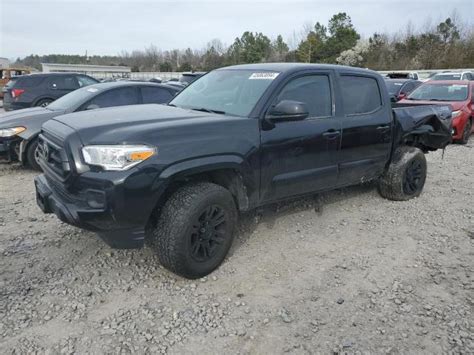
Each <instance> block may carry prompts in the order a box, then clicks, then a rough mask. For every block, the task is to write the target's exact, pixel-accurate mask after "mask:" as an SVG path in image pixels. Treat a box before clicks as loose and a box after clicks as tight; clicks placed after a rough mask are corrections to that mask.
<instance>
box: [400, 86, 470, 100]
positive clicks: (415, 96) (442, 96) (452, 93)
mask: <svg viewBox="0 0 474 355" xmlns="http://www.w3.org/2000/svg"><path fill="white" fill-rule="evenodd" d="M467 94H468V90H467V85H461V84H459V85H457V84H424V85H421V86H420V87H419V88H418V89H416V90H415V91H413V92H412V93H411V94H410V95H408V97H407V99H408V100H427V101H464V100H467Z"/></svg>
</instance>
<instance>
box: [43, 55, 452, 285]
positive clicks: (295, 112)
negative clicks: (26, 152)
mask: <svg viewBox="0 0 474 355" xmlns="http://www.w3.org/2000/svg"><path fill="white" fill-rule="evenodd" d="M450 142H451V108H450V107H449V106H434V105H428V106H426V105H423V106H414V107H403V106H402V107H392V106H391V102H390V97H389V94H388V92H387V89H386V86H385V83H384V79H383V78H382V76H380V75H379V74H377V73H375V72H373V71H370V70H365V69H357V68H351V67H343V66H335V65H317V64H293V63H284V64H278V63H275V64H248V65H239V66H232V67H227V68H221V69H218V70H214V71H212V72H210V73H208V74H206V75H204V76H203V77H201V78H199V79H198V80H196V81H195V82H193V83H192V84H190V85H189V86H188V87H187V88H186V89H185V90H184V91H182V92H181V93H180V94H178V96H176V97H175V98H174V99H173V100H172V101H171V102H170V103H169V104H168V105H166V106H162V105H141V106H123V107H119V108H107V109H97V110H92V111H87V112H79V113H72V114H67V115H63V116H59V117H55V118H54V119H52V120H50V121H48V122H46V123H45V124H44V125H43V128H42V133H41V135H40V137H39V143H38V147H39V148H38V149H39V156H40V159H39V162H40V165H41V167H42V169H43V171H44V174H42V175H40V176H38V177H37V178H36V179H35V185H36V197H37V203H38V205H39V207H40V208H41V209H42V210H43V211H44V212H45V213H55V214H56V215H57V216H58V217H59V218H60V219H61V220H62V221H64V222H66V223H69V224H72V225H75V226H78V227H80V228H83V229H87V230H91V231H95V232H97V233H98V234H99V235H100V236H101V237H102V238H103V239H104V240H105V241H106V242H108V243H109V244H110V245H111V246H113V247H117V248H131V247H140V246H143V245H144V244H146V245H148V246H149V247H151V248H152V249H153V250H154V251H155V252H156V253H157V255H158V258H159V260H160V262H161V263H162V264H163V265H164V266H165V267H166V268H168V269H169V270H171V271H173V272H175V273H177V274H179V275H182V276H184V277H187V278H198V277H202V276H204V275H207V274H209V273H210V272H212V271H213V270H214V269H215V268H217V267H218V266H219V265H220V263H221V262H222V261H223V260H224V258H225V256H226V254H227V252H228V250H229V248H230V246H231V243H232V239H233V235H234V231H235V229H236V225H237V221H238V216H239V212H242V211H247V210H250V209H253V208H256V207H258V206H261V205H264V204H269V203H273V202H276V201H281V200H285V199H289V198H292V197H296V196H301V195H305V194H313V193H318V192H322V191H327V190H332V189H336V188H341V187H344V186H349V185H354V184H359V183H361V182H365V181H370V180H375V181H377V182H378V189H379V192H380V194H381V195H382V196H383V197H385V198H388V199H391V200H408V199H410V198H414V197H417V196H419V195H420V193H421V192H422V189H423V186H424V184H425V179H426V174H427V164H426V160H425V156H424V153H427V152H429V151H432V150H436V149H442V148H444V147H445V146H446V145H447V144H449V143H450Z"/></svg>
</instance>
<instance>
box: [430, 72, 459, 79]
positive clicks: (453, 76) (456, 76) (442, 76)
mask: <svg viewBox="0 0 474 355" xmlns="http://www.w3.org/2000/svg"><path fill="white" fill-rule="evenodd" d="M432 80H461V73H459V74H456V73H455V74H436V75H435V76H434V77H433V79H432Z"/></svg>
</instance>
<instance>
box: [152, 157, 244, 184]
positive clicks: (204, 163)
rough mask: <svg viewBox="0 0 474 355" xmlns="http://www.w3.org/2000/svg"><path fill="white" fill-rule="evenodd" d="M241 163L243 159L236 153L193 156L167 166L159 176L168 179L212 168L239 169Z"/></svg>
mask: <svg viewBox="0 0 474 355" xmlns="http://www.w3.org/2000/svg"><path fill="white" fill-rule="evenodd" d="M243 163H244V159H243V158H242V157H240V156H238V155H218V156H210V157H201V158H193V159H190V160H185V161H181V162H179V163H176V164H173V165H170V166H168V167H167V168H166V169H164V170H163V171H162V172H161V174H160V178H162V179H169V178H171V177H176V176H186V175H194V174H198V173H204V172H206V171H211V170H214V169H235V170H237V171H241V170H242V164H243Z"/></svg>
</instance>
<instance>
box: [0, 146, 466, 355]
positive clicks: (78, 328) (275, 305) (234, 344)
mask: <svg viewBox="0 0 474 355" xmlns="http://www.w3.org/2000/svg"><path fill="white" fill-rule="evenodd" d="M473 148H474V138H473V139H472V140H471V142H470V144H469V145H467V146H459V145H454V146H449V147H448V149H447V150H446V152H445V155H444V159H443V158H442V154H441V152H435V153H431V154H429V155H428V164H429V165H428V168H429V173H428V180H427V185H426V187H425V191H424V193H423V194H422V195H421V196H420V197H419V198H417V199H415V200H411V201H408V202H391V201H387V200H384V199H382V198H381V197H379V195H378V194H377V192H376V189H375V188H374V186H373V185H370V184H369V185H365V186H358V187H352V188H348V189H343V190H338V191H334V192H331V193H326V194H323V195H319V196H315V197H311V198H306V199H303V200H297V201H293V202H291V203H286V204H281V205H273V206H268V207H267V208H264V209H261V210H259V211H256V212H253V213H250V214H247V215H244V216H243V217H242V220H241V223H240V231H239V233H238V237H237V239H236V241H235V243H234V246H233V248H232V250H231V253H230V256H229V257H228V258H227V260H226V261H225V262H224V264H223V265H222V266H221V267H220V268H219V269H218V270H217V271H216V272H214V273H213V274H212V275H210V276H209V277H207V278H203V279H200V280H196V281H189V280H185V279H182V278H179V277H177V276H175V275H173V274H171V273H169V272H167V271H166V270H164V269H163V268H162V267H160V266H159V264H158V262H157V260H156V258H155V257H154V256H153V255H152V254H151V252H150V251H149V250H147V249H144V250H135V251H132V250H128V251H120V250H113V249H110V248H109V247H108V246H106V245H105V244H104V243H103V242H101V241H100V240H99V239H97V238H96V237H95V236H94V235H93V234H92V233H89V232H85V231H82V230H79V229H76V228H73V227H71V226H68V225H66V224H63V223H61V222H59V221H58V219H57V218H56V217H54V216H51V215H43V214H42V213H41V212H40V211H39V209H38V208H37V207H36V205H35V202H34V194H33V191H34V187H33V183H32V179H33V176H34V175H35V174H34V173H33V172H31V171H27V170H25V169H23V168H21V167H19V166H0V255H1V257H0V349H2V351H1V352H2V353H3V354H8V353H12V354H23V353H34V352H37V353H65V354H67V353H81V354H82V353H95V354H97V353H117V354H118V353H124V354H128V353H140V354H142V353H160V352H161V353H172V354H173V353H174V354H182V353H196V354H222V353H242V354H247V353H260V354H261V353H285V352H288V353H297V354H304V353H355V354H360V353H369V352H370V353H388V354H397V353H417V354H420V353H426V354H435V353H464V354H466V353H474V332H473V330H474V329H473V327H474V322H473V304H474V292H473V280H472V275H473V269H474V263H473V260H474V259H473V247H472V246H473V242H474V217H473V215H474V199H473V188H472V186H473V182H474V181H473V178H472V176H474V150H473Z"/></svg>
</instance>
